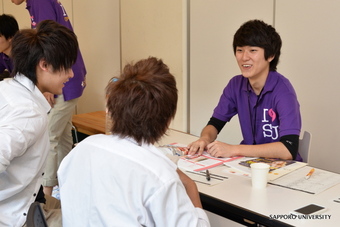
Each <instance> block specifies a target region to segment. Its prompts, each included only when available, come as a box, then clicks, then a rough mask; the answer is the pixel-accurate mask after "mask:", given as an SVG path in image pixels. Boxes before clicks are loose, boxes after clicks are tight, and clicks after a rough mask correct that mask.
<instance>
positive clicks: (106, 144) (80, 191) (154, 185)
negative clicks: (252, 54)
mask: <svg viewBox="0 0 340 227" xmlns="http://www.w3.org/2000/svg"><path fill="white" fill-rule="evenodd" d="M176 168H177V167H176V165H175V164H174V163H173V162H171V161H170V159H168V158H167V157H166V156H165V155H164V154H163V153H162V152H161V151H159V150H158V149H157V148H156V147H154V146H152V145H150V146H148V145H143V146H138V145H137V144H136V142H134V141H133V140H129V139H120V138H118V137H117V136H114V135H94V136H90V137H88V138H86V139H85V140H83V141H82V142H80V143H79V144H78V145H77V146H76V147H75V148H74V149H73V150H72V151H71V152H70V153H69V154H68V156H66V157H65V158H64V159H63V161H62V163H61V165H60V167H59V170H58V180H59V187H60V199H61V205H62V215H63V226H64V227H73V226H82V227H86V226H96V227H97V226H106V227H109V226H129V227H130V226H148V227H152V226H160V227H166V226H169V227H175V226H179V227H183V226H185V227H190V226H210V224H209V220H208V218H207V216H206V214H205V212H204V210H202V209H201V208H195V207H194V206H193V204H192V202H191V200H190V199H189V197H188V195H187V193H186V191H185V188H184V186H183V184H182V182H181V181H180V179H179V176H178V174H177V172H176Z"/></svg>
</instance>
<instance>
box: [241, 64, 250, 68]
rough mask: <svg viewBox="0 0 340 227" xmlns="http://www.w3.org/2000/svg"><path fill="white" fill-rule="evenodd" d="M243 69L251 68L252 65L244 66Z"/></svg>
mask: <svg viewBox="0 0 340 227" xmlns="http://www.w3.org/2000/svg"><path fill="white" fill-rule="evenodd" d="M242 67H243V68H250V67H251V65H242Z"/></svg>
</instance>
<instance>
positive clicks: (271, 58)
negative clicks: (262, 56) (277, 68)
mask: <svg viewBox="0 0 340 227" xmlns="http://www.w3.org/2000/svg"><path fill="white" fill-rule="evenodd" d="M274 58H275V55H274V56H271V57H269V58H268V59H267V61H268V62H269V63H270V62H271V61H273V59H274Z"/></svg>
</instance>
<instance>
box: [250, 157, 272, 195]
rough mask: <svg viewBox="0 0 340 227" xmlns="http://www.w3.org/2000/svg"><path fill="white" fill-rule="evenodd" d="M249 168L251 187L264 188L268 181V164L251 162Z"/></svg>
mask: <svg viewBox="0 0 340 227" xmlns="http://www.w3.org/2000/svg"><path fill="white" fill-rule="evenodd" d="M250 168H251V182H252V185H253V188H256V189H263V188H266V187H267V182H268V172H269V165H268V164H266V163H252V164H251V165H250Z"/></svg>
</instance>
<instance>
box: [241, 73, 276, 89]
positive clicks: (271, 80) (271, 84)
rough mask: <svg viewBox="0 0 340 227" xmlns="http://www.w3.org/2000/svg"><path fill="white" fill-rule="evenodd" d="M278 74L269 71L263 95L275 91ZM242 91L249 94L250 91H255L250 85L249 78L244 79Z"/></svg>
mask: <svg viewBox="0 0 340 227" xmlns="http://www.w3.org/2000/svg"><path fill="white" fill-rule="evenodd" d="M278 75H279V73H278V72H275V71H269V74H268V77H267V80H266V83H265V84H264V87H263V90H262V94H264V93H266V92H269V91H272V90H274V88H275V86H276V84H277V82H278ZM242 90H244V91H246V92H249V91H251V92H252V91H253V89H252V88H251V86H250V84H249V80H248V79H247V78H244V77H243V81H242Z"/></svg>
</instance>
